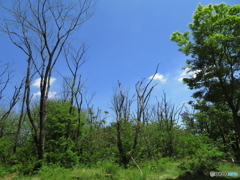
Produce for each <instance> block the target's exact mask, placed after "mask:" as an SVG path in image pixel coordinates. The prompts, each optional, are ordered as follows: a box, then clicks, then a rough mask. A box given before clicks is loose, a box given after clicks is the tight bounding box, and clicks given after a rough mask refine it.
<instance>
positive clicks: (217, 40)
mask: <svg viewBox="0 0 240 180" xmlns="http://www.w3.org/2000/svg"><path fill="white" fill-rule="evenodd" d="M239 13H240V5H233V6H230V5H227V4H225V3H221V4H216V5H212V4H209V5H206V6H204V5H201V4H199V5H198V6H197V9H196V11H195V12H194V14H193V22H192V23H189V24H188V27H189V28H190V30H191V31H186V32H184V33H180V32H174V33H173V34H172V35H171V40H172V41H175V42H176V43H177V44H178V46H180V49H179V51H181V52H182V53H184V54H185V55H187V56H188V55H191V59H189V60H187V61H186V63H187V66H185V67H184V69H185V70H187V71H188V72H191V73H193V75H192V76H191V77H190V78H184V79H183V81H184V83H186V84H187V85H188V86H189V88H190V89H192V90H198V91H196V92H195V93H194V94H193V97H194V98H203V99H204V100H206V101H209V102H212V103H215V104H216V103H227V105H228V106H229V107H230V109H231V112H232V117H233V123H234V126H235V129H234V130H235V132H236V133H237V134H238V138H239V139H240V116H239V114H238V111H239V105H240V91H239V88H240V79H239V74H238V73H239V70H240V69H239V67H240V55H239V48H240V31H239V27H240V23H239V22H240V14H239Z"/></svg>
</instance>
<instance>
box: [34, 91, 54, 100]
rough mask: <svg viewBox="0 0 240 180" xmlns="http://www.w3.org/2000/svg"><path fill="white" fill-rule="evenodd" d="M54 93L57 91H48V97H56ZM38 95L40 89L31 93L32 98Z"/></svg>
mask: <svg viewBox="0 0 240 180" xmlns="http://www.w3.org/2000/svg"><path fill="white" fill-rule="evenodd" d="M56 94H57V92H55V91H50V92H48V98H54V97H56ZM40 95H41V92H40V91H39V92H36V93H33V99H34V98H36V97H37V96H40Z"/></svg>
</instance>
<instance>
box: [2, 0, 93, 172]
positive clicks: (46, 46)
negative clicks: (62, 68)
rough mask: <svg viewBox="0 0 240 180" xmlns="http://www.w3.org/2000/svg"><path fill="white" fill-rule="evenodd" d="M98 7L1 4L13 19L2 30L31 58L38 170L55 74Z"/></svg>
mask: <svg viewBox="0 0 240 180" xmlns="http://www.w3.org/2000/svg"><path fill="white" fill-rule="evenodd" d="M94 5H95V4H94V3H93V1H92V0H76V1H62V0H25V1H22V0H15V1H14V2H13V6H12V7H11V8H8V7H6V6H4V5H2V4H1V7H2V8H4V9H5V10H7V11H8V13H9V14H10V15H11V18H8V19H4V22H3V23H2V24H1V25H0V30H1V31H3V32H5V33H7V34H8V36H9V38H10V40H11V41H12V43H13V44H14V45H16V46H17V47H18V48H20V49H21V50H22V51H23V52H24V53H25V55H26V56H27V62H28V66H27V69H28V70H27V75H26V84H27V86H28V89H27V93H28V94H27V97H26V106H27V112H28V118H29V120H30V122H31V125H32V127H33V129H34V135H33V136H34V142H35V145H36V148H37V152H38V160H39V163H38V164H37V165H36V168H35V169H38V168H39V167H41V162H42V160H43V159H44V146H45V134H46V132H45V129H46V120H47V114H48V112H47V99H48V93H49V89H50V78H51V77H52V70H53V68H54V66H55V64H56V62H57V60H58V59H59V57H60V55H61V53H62V50H63V48H64V45H65V44H66V43H67V42H68V40H69V39H70V38H71V36H72V34H73V32H75V31H77V30H78V28H79V27H80V26H81V25H82V24H83V23H84V22H85V21H86V20H88V19H89V18H90V17H91V16H92V14H93V13H92V12H90V9H91V8H92V7H93V6H94ZM31 65H33V67H34V69H35V71H36V72H37V75H38V76H39V77H40V108H39V128H38V126H37V125H36V124H35V122H34V120H33V118H32V116H31V109H30V107H29V105H30V87H31V86H30V83H31V82H30V77H31V75H32V74H31V71H30V70H29V68H30V66H31Z"/></svg>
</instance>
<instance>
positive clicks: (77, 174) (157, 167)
mask: <svg viewBox="0 0 240 180" xmlns="http://www.w3.org/2000/svg"><path fill="white" fill-rule="evenodd" d="M179 164H180V162H171V161H168V162H161V161H159V162H156V161H155V162H154V161H148V162H145V163H140V164H139V168H137V167H130V168H129V169H123V168H121V167H119V166H117V165H116V164H113V163H109V162H105V163H102V164H100V165H98V166H96V167H91V168H87V167H76V168H74V169H64V168H61V167H54V168H50V167H47V166H45V167H43V168H42V169H41V171H39V173H38V174H35V175H32V176H23V175H22V174H21V173H17V172H16V173H13V174H10V175H8V176H4V177H1V178H0V180H59V179H61V180H71V179H72V180H74V179H75V180H78V179H79V180H83V179H84V180H85V179H87V180H160V179H161V180H188V179H189V180H192V179H194V180H200V179H204V180H208V179H209V180H210V179H213V178H212V177H210V176H209V175H207V176H192V175H191V174H190V173H186V172H182V171H180V170H179V169H178V167H177V166H178V165H179ZM219 172H237V173H238V174H239V176H238V177H215V178H214V179H219V180H224V179H225V180H227V179H235V180H236V179H240V166H239V165H237V164H233V163H222V164H221V166H220V168H219Z"/></svg>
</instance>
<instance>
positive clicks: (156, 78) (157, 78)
mask: <svg viewBox="0 0 240 180" xmlns="http://www.w3.org/2000/svg"><path fill="white" fill-rule="evenodd" d="M152 78H153V76H150V77H149V78H148V79H152ZM153 79H155V80H159V81H161V82H163V83H164V82H166V81H167V79H166V78H165V77H164V76H163V75H162V74H159V73H157V74H156V75H155V76H154V78H153Z"/></svg>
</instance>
